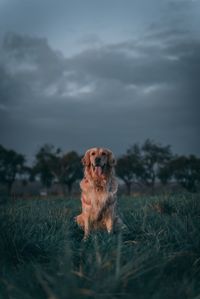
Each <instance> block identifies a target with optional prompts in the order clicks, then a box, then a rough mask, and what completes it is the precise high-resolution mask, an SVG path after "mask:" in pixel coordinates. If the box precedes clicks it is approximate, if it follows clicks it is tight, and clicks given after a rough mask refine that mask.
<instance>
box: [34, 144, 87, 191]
mask: <svg viewBox="0 0 200 299" xmlns="http://www.w3.org/2000/svg"><path fill="white" fill-rule="evenodd" d="M36 174H39V176H40V179H41V182H42V183H43V185H44V186H46V187H50V186H51V185H52V182H53V180H56V181H57V182H59V184H60V185H61V187H62V193H63V194H64V193H65V186H67V188H68V193H69V194H71V191H72V187H73V184H74V183H75V181H76V180H78V179H79V178H81V176H82V167H81V158H80V157H79V155H78V154H77V153H76V152H75V151H71V152H69V153H66V154H62V152H61V150H60V149H59V148H57V149H56V148H54V146H52V145H47V144H46V145H44V146H43V147H42V148H41V149H40V150H39V152H38V153H37V154H36V164H35V166H34V168H33V175H32V177H34V175H36Z"/></svg>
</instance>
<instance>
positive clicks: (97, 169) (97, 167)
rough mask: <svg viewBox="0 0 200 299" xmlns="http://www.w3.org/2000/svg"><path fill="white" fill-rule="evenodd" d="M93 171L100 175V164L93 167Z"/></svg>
mask: <svg viewBox="0 0 200 299" xmlns="http://www.w3.org/2000/svg"><path fill="white" fill-rule="evenodd" d="M95 173H96V174H97V175H98V176H100V175H101V174H102V168H101V166H96V167H95Z"/></svg>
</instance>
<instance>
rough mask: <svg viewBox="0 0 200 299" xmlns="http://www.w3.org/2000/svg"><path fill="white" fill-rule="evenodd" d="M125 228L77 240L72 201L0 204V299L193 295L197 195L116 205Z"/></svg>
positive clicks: (199, 249)
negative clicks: (84, 239) (109, 233)
mask: <svg viewBox="0 0 200 299" xmlns="http://www.w3.org/2000/svg"><path fill="white" fill-rule="evenodd" d="M118 209H119V212H120V215H121V217H122V218H123V221H124V223H125V224H126V225H127V228H126V229H124V230H123V232H122V233H117V234H114V235H110V236H109V235H108V234H107V233H106V232H98V233H95V234H92V235H91V236H90V238H89V239H88V240H87V241H86V242H83V241H81V239H82V235H83V234H82V231H81V230H80V229H79V228H78V227H77V226H76V225H75V223H74V221H73V217H74V216H76V215H77V214H78V213H79V210H80V201H79V200H78V199H71V200H69V199H68V200H66V199H51V200H44V199H43V200H41V199H34V200H21V201H16V202H10V203H8V204H5V205H1V206H0V244H1V246H0V260H1V261H0V262H1V268H0V298H2V299H6V298H12V299H33V298H34V299H44V298H48V299H66V298H70V299H71V298H75V299H76V298H137V299H140V298H148V299H151V298H155V299H157V298H162V299H165V298H166V299H169V298H170V299H171V298H174V299H179V298H180V299H184V298H192V299H199V298H200V196H199V195H198V194H196V195H191V194H180V195H165V196H164V195H163V196H154V197H141V198H126V197H122V198H120V200H119V207H118Z"/></svg>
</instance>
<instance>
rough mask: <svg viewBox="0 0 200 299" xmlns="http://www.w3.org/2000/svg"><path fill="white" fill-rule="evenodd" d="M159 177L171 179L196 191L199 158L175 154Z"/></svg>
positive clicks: (199, 170)
mask: <svg viewBox="0 0 200 299" xmlns="http://www.w3.org/2000/svg"><path fill="white" fill-rule="evenodd" d="M160 176H161V179H162V180H163V178H164V181H165V178H167V180H169V179H173V180H176V181H177V182H178V184H180V185H181V186H182V187H183V188H185V189H186V190H188V191H190V192H196V191H197V189H198V185H199V184H200V159H199V158H197V157H196V156H194V155H190V156H189V157H186V156H176V157H175V158H174V159H173V160H171V161H170V162H169V163H168V164H167V165H166V166H165V167H164V168H163V169H162V170H161V174H160Z"/></svg>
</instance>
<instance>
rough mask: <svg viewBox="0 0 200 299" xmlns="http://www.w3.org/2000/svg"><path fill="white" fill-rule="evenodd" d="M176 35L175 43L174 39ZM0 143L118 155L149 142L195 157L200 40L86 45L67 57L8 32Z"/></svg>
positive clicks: (43, 42) (0, 79)
mask: <svg viewBox="0 0 200 299" xmlns="http://www.w3.org/2000/svg"><path fill="white" fill-rule="evenodd" d="M175 36H176V38H175ZM0 54H1V55H0V57H1V58H0V128H1V142H2V143H3V144H5V145H6V146H9V147H14V148H16V149H17V150H19V151H21V152H23V153H28V155H29V157H30V155H31V154H34V152H35V151H36V149H37V148H38V147H39V146H40V145H42V144H43V143H44V142H50V143H53V144H55V145H57V146H61V147H62V148H63V149H64V150H70V149H75V150H77V151H78V152H82V151H84V150H85V149H86V148H88V147H90V146H93V145H104V146H107V147H111V148H113V150H114V151H115V152H116V153H122V152H123V151H124V150H125V149H126V148H127V147H128V146H130V145H131V144H132V143H134V142H138V141H139V142H142V141H143V140H144V139H145V138H148V137H150V138H154V139H156V140H158V141H161V142H163V143H165V144H166V143H167V144H168V143H169V144H172V146H173V148H174V150H175V151H176V152H181V153H192V152H193V153H198V154H199V153H200V149H199V141H198V129H199V122H200V121H199V117H198V111H199V108H200V104H199V96H200V87H199V84H198V78H199V77H200V67H199V65H200V41H199V40H198V39H196V38H194V37H193V36H191V37H190V36H189V35H188V33H187V31H185V32H184V31H182V32H181V33H180V32H179V31H175V30H174V31H173V32H170V30H168V31H166V30H163V32H162V31H161V30H159V32H158V31H156V32H155V34H152V33H151V34H149V35H148V36H146V37H145V38H141V39H140V40H128V41H126V42H121V43H115V44H110V45H109V44H108V45H102V44H98V45H97V46H96V45H95V48H93V47H92V46H91V48H90V49H87V50H84V51H82V52H81V53H80V54H78V55H74V56H72V57H70V58H65V57H64V56H63V55H62V53H60V52H58V51H55V50H53V49H52V48H51V47H50V46H49V44H48V41H47V39H43V38H38V37H30V36H26V35H19V34H14V33H9V34H7V35H6V36H5V38H4V41H3V43H2V47H1V50H0Z"/></svg>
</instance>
